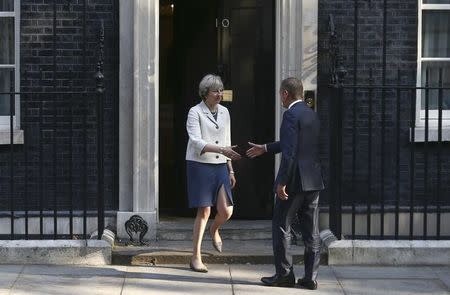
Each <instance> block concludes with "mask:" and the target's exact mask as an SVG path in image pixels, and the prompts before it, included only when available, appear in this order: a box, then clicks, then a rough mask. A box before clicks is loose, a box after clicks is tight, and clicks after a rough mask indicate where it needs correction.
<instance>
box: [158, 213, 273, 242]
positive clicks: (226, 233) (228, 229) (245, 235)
mask: <svg viewBox="0 0 450 295" xmlns="http://www.w3.org/2000/svg"><path fill="white" fill-rule="evenodd" d="M212 222H213V220H209V222H208V224H207V228H209V225H211V224H212ZM193 225H194V219H193V218H174V219H165V220H164V219H163V220H161V221H160V223H159V224H158V229H157V240H158V241H188V240H192V228H193ZM220 235H221V237H222V239H224V240H269V239H271V238H272V223H271V221H270V220H230V221H228V222H226V223H225V224H224V225H223V227H222V228H221V230H220ZM204 239H205V240H211V237H210V235H209V233H208V232H206V233H205V235H204Z"/></svg>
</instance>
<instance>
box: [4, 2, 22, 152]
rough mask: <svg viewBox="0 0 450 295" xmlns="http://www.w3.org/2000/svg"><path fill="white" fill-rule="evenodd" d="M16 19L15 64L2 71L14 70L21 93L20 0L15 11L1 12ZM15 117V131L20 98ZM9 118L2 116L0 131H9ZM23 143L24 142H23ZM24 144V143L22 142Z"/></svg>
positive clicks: (7, 65)
mask: <svg viewBox="0 0 450 295" xmlns="http://www.w3.org/2000/svg"><path fill="white" fill-rule="evenodd" d="M3 17H13V18H14V64H1V65H0V69H14V83H15V85H14V87H15V89H14V90H15V91H16V92H18V91H20V0H14V11H9V12H0V18H3ZM14 102H15V105H14V110H15V115H14V118H13V126H14V129H20V96H19V95H16V96H15V99H14ZM9 120H10V118H9V116H0V130H6V129H7V130H9V129H10V123H9ZM22 141H23V140H22ZM22 143H23V142H22Z"/></svg>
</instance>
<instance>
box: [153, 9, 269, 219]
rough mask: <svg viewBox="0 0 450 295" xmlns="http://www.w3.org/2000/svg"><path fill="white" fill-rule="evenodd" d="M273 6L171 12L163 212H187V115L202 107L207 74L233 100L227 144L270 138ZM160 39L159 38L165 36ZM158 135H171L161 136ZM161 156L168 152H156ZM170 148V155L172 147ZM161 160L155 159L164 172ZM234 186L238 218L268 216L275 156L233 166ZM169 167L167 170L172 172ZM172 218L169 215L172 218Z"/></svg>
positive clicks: (259, 141)
mask: <svg viewBox="0 0 450 295" xmlns="http://www.w3.org/2000/svg"><path fill="white" fill-rule="evenodd" d="M274 27H275V25H274V1H268V0H244V1H242V0H219V1H211V0H196V1H177V2H175V10H174V34H173V36H174V43H173V44H174V57H175V58H174V60H175V63H176V66H175V67H174V69H176V70H173V73H172V79H173V81H172V82H171V84H173V87H174V88H176V93H177V94H176V95H175V97H176V98H175V100H174V108H173V109H174V114H173V115H174V116H173V117H174V121H173V122H174V133H173V136H174V141H173V142H174V148H173V152H172V153H173V155H168V156H167V159H166V160H167V161H168V160H170V159H171V157H173V158H175V159H176V161H175V163H176V167H175V169H172V170H173V172H171V173H170V172H167V173H165V175H161V181H160V187H161V189H160V200H161V202H160V204H161V205H160V208H161V212H162V213H163V214H164V212H165V211H167V212H173V213H175V214H177V215H192V212H191V211H190V210H187V209H186V208H187V202H186V193H185V191H186V185H185V178H186V176H185V162H184V156H185V151H186V143H187V135H186V129H185V122H186V115H187V112H188V110H189V108H190V107H191V106H193V105H195V104H196V103H198V102H199V101H200V98H199V97H198V94H197V93H198V83H199V82H200V79H201V78H202V77H203V76H204V75H205V74H207V73H216V74H219V75H220V76H221V77H222V78H223V80H224V84H225V89H226V90H230V93H231V91H232V99H231V101H226V102H225V101H224V102H222V104H223V105H224V106H226V107H227V108H228V109H229V110H230V114H231V120H232V122H231V123H232V143H233V144H244V143H246V142H247V141H253V142H258V143H263V142H270V141H273V140H274V134H275V131H274V125H275V121H274V120H275V103H276V100H275V97H274V95H275V89H274V87H275V54H274V52H275V42H274ZM162 37H163V36H162ZM161 136H171V135H170V134H161ZM160 148H162V151H161V154H164V151H165V150H167V148H166V147H161V146H160ZM170 150H172V149H170ZM167 161H165V159H164V158H163V157H161V158H160V166H161V167H164V165H165V162H167ZM234 167H235V171H236V177H237V181H238V184H237V187H236V188H235V189H234V191H233V197H234V200H235V205H236V206H235V214H234V216H235V217H236V218H269V217H271V208H272V203H273V194H272V183H273V179H274V159H273V156H264V157H261V158H260V159H254V160H250V159H243V160H241V161H238V162H235V163H234ZM169 170H170V169H165V171H169ZM173 213H172V214H173Z"/></svg>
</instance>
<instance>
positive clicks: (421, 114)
mask: <svg viewBox="0 0 450 295" xmlns="http://www.w3.org/2000/svg"><path fill="white" fill-rule="evenodd" d="M418 1H419V3H418V9H417V11H418V16H417V17H418V18H417V19H418V22H417V76H416V77H417V78H416V85H417V87H421V86H422V63H423V62H426V61H450V57H422V25H423V21H422V15H423V13H422V12H423V11H424V10H450V4H423V3H422V2H423V0H418ZM421 107H422V93H421V90H420V89H418V90H417V91H416V127H418V129H420V128H422V127H424V126H425V120H424V118H425V110H422V109H421ZM428 114H429V118H430V119H433V118H434V119H435V120H437V118H438V116H437V111H429V113H428ZM442 121H443V122H442V126H448V125H450V111H449V110H445V111H443V112H442ZM428 123H429V125H430V127H433V128H434V126H436V128H437V121H434V120H431V121H429V122H428ZM436 140H437V139H436ZM422 141H423V140H422Z"/></svg>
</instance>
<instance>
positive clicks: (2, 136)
mask: <svg viewBox="0 0 450 295" xmlns="http://www.w3.org/2000/svg"><path fill="white" fill-rule="evenodd" d="M13 131H14V135H13V143H14V144H23V130H20V129H14V130H13ZM10 139H11V132H10V131H9V130H1V129H0V145H6V144H10V143H11V141H10Z"/></svg>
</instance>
